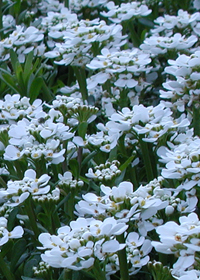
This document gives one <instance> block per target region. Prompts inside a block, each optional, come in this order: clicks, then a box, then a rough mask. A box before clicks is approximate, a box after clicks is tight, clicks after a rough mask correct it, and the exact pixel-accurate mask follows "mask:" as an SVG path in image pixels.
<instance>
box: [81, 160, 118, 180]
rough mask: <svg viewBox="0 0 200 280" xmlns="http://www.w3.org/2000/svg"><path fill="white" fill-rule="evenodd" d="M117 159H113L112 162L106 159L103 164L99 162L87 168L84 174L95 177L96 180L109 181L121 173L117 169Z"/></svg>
mask: <svg viewBox="0 0 200 280" xmlns="http://www.w3.org/2000/svg"><path fill="white" fill-rule="evenodd" d="M119 164H120V163H119V161H117V160H113V161H112V162H109V161H107V162H106V163H105V164H100V165H98V166H95V167H94V170H93V169H92V168H89V170H88V173H86V174H85V175H86V176H87V177H88V178H90V179H96V180H98V181H103V180H105V181H109V180H112V179H114V178H116V177H117V176H119V175H120V174H121V170H120V169H118V166H119Z"/></svg>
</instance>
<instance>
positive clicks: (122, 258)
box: [117, 234, 129, 280]
mask: <svg viewBox="0 0 200 280" xmlns="http://www.w3.org/2000/svg"><path fill="white" fill-rule="evenodd" d="M117 240H118V241H119V242H120V243H125V239H124V234H121V235H119V236H117ZM118 258H119V267H120V280H129V273H128V263H127V257H126V248H124V249H123V250H120V251H118Z"/></svg>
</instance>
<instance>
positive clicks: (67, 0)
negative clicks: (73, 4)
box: [65, 0, 69, 8]
mask: <svg viewBox="0 0 200 280" xmlns="http://www.w3.org/2000/svg"><path fill="white" fill-rule="evenodd" d="M65 7H66V8H69V0H65Z"/></svg>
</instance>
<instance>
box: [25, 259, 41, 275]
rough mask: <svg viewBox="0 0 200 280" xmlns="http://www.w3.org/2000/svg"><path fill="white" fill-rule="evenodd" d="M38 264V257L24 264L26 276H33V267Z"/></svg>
mask: <svg viewBox="0 0 200 280" xmlns="http://www.w3.org/2000/svg"><path fill="white" fill-rule="evenodd" d="M37 265H38V260H37V259H31V260H29V261H27V263H26V264H25V266H24V276H26V277H27V276H28V277H32V276H33V267H34V266H37Z"/></svg>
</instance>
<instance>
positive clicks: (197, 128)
mask: <svg viewBox="0 0 200 280" xmlns="http://www.w3.org/2000/svg"><path fill="white" fill-rule="evenodd" d="M199 120H200V106H199V104H198V103H194V105H193V127H194V135H197V136H200V121H199Z"/></svg>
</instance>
